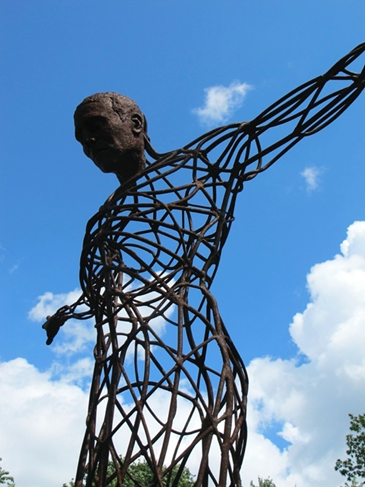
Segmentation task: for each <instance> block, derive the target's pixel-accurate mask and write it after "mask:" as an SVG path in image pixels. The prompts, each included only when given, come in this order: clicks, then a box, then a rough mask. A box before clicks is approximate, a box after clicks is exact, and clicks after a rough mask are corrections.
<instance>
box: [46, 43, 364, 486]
mask: <svg viewBox="0 0 365 487" xmlns="http://www.w3.org/2000/svg"><path fill="white" fill-rule="evenodd" d="M364 50H365V44H362V45H360V46H358V47H357V48H356V49H354V50H353V51H351V52H350V53H349V54H348V55H347V56H345V57H344V58H343V59H341V60H340V61H339V62H337V63H336V64H335V65H334V66H333V67H332V68H331V69H330V70H329V71H328V72H327V73H325V74H324V75H323V76H319V77H318V78H315V79H313V80H311V81H309V82H307V83H305V84H303V85H302V86H300V87H299V88H297V89H295V90H294V91H292V92H290V93H289V94H287V95H286V96H284V97H283V98H281V99H280V100H279V101H277V102H276V103H274V104H273V105H271V106H270V107H269V108H268V109H267V110H265V111H264V112H263V113H261V115H259V116H258V117H257V118H255V119H254V120H252V121H251V122H244V123H234V124H230V125H227V126H225V127H222V128H218V129H216V130H212V131H211V132H208V133H207V134H205V135H203V136H201V137H199V138H198V139H196V140H194V141H193V142H192V143H191V144H188V145H186V146H185V147H183V148H182V149H179V150H175V151H172V152H168V153H165V154H158V153H157V152H155V150H154V149H153V148H152V146H151V144H150V141H149V139H148V137H147V134H146V132H147V130H146V122H145V119H144V117H143V115H142V113H141V112H140V110H139V108H138V107H137V105H135V104H134V102H133V101H131V100H130V99H129V98H126V97H123V96H121V95H116V94H113V93H104V94H97V95H94V96H92V97H89V98H87V99H85V100H84V102H83V103H82V104H81V105H80V106H79V107H78V108H77V110H76V112H75V125H76V138H77V139H78V140H79V141H80V142H81V143H82V145H83V147H84V151H85V153H86V155H88V156H89V157H90V158H91V159H92V160H93V161H94V162H95V164H96V165H97V166H98V167H99V168H100V169H101V170H102V171H104V172H114V173H115V174H116V175H117V177H118V179H119V181H120V183H121V185H120V187H119V188H118V189H117V190H116V192H115V193H114V194H112V195H111V196H110V198H109V199H108V200H107V201H106V202H105V204H104V205H103V206H102V207H101V208H100V210H99V212H98V213H97V214H96V215H95V216H94V217H92V218H91V220H90V221H89V223H88V225H87V229H86V235H85V240H84V245H83V251H82V256H81V266H80V281H81V286H82V291H83V294H82V296H81V297H80V299H79V300H78V301H77V302H76V303H75V304H73V305H72V306H64V307H63V308H61V309H59V310H58V311H57V313H56V314H55V315H53V316H52V317H48V319H47V322H46V323H45V324H44V325H43V326H44V328H45V329H46V331H47V335H48V340H47V343H48V344H50V343H51V342H52V340H53V338H54V336H55V335H56V333H57V331H58V329H59V327H60V326H62V325H63V324H64V323H65V321H66V320H68V319H69V318H77V319H86V318H90V317H92V316H93V317H95V327H96V330H97V344H96V347H95V352H94V355H95V369H94V375H93V380H92V385H91V392H90V403H89V412H88V416H87V428H86V434H85V438H84V441H83V445H82V449H81V454H80V460H79V465H78V470H77V475H76V486H78V487H81V486H82V485H84V482H85V483H86V486H92V485H93V486H94V485H95V486H98V487H102V486H106V485H117V486H122V485H124V484H125V482H127V480H128V481H129V482H130V483H129V484H128V485H131V483H132V484H133V485H136V486H138V485H140V484H139V483H138V481H137V480H136V479H133V478H132V474H131V473H130V471H128V467H129V465H131V464H132V463H133V462H135V461H138V460H140V459H143V460H145V461H146V462H148V464H149V466H150V468H151V471H152V473H153V478H154V480H153V483H152V484H151V485H155V486H166V485H169V486H172V487H174V486H177V485H178V482H179V474H180V473H181V472H182V470H183V469H184V467H185V466H186V465H187V464H188V462H189V461H191V460H192V459H193V460H194V461H195V463H198V468H197V470H196V478H195V483H194V485H195V486H197V487H198V486H208V485H209V486H211V485H215V486H220V487H223V486H226V485H230V486H232V487H233V486H241V481H240V474H239V471H240V467H241V464H242V460H243V455H244V450H245V445H246V438H247V433H246V421H245V415H246V397H247V387H248V380H247V374H246V371H245V367H244V364H243V362H242V359H241V358H240V355H239V353H238V352H237V350H236V348H235V346H234V344H233V343H232V341H231V339H230V337H229V334H228V332H227V330H226V328H225V325H224V323H223V321H222V319H221V317H220V314H219V310H218V305H217V302H216V300H215V298H214V297H213V295H212V293H211V292H210V286H211V283H212V281H213V278H214V276H215V273H216V271H217V267H218V264H219V259H220V254H221V250H222V248H223V246H224V244H225V241H226V239H227V236H228V233H229V230H230V227H231V224H232V222H233V215H234V206H235V202H236V197H237V195H238V193H240V192H241V191H242V189H243V183H244V182H245V181H248V180H251V179H253V178H254V177H255V176H256V175H257V174H259V173H261V172H263V171H265V170H266V169H267V168H268V167H270V166H271V165H272V164H273V163H274V162H276V161H277V160H278V159H279V158H280V157H281V156H282V155H283V154H284V153H285V152H287V151H288V150H289V149H290V148H291V147H293V146H294V145H295V144H296V143H298V142H299V141H300V140H301V139H303V138H304V137H307V136H309V135H312V134H314V133H316V132H319V131H320V130H322V129H323V128H324V127H326V126H327V125H328V124H330V123H331V122H332V121H333V120H335V119H336V118H337V117H338V116H339V115H340V114H341V113H342V112H343V111H344V110H345V109H346V108H347V107H348V106H349V105H350V104H351V103H352V102H353V101H354V100H355V99H356V97H357V96H359V94H360V93H361V91H362V90H363V89H364V86H365V68H364V69H363V70H362V72H361V73H359V74H357V73H354V72H352V71H350V70H349V67H350V65H351V64H352V63H353V62H355V60H356V59H357V58H358V57H359V56H360V55H361V54H362V53H363V52H364ZM333 85H334V86H333ZM288 127H289V130H288ZM274 128H278V129H280V128H282V129H285V130H286V133H285V134H284V135H282V136H280V137H278V138H276V139H274V142H272V141H270V140H269V141H268V142H267V143H266V142H265V135H266V133H267V131H268V130H270V135H272V132H273V129H274ZM272 140H273V139H272ZM145 152H147V154H148V155H149V156H150V158H151V161H146V159H145ZM80 306H81V308H80ZM83 306H84V307H83ZM85 307H86V308H85ZM110 462H112V464H113V465H114V467H115V468H114V469H113V472H112V474H110V473H109V474H108V463H109V464H110ZM85 475H86V476H85Z"/></svg>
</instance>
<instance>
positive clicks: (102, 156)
mask: <svg viewBox="0 0 365 487" xmlns="http://www.w3.org/2000/svg"><path fill="white" fill-rule="evenodd" d="M93 162H94V164H95V165H96V166H97V167H98V168H99V169H100V170H101V171H102V172H103V173H114V174H115V175H116V176H117V177H118V179H119V181H120V182H122V181H126V180H128V179H131V178H132V177H133V176H136V175H137V174H138V173H140V172H141V171H142V170H143V169H144V168H145V164H146V158H145V156H144V153H143V152H142V153H141V152H139V151H135V150H124V151H121V150H116V149H114V148H107V149H104V150H101V151H100V152H99V153H97V154H96V155H95V157H93Z"/></svg>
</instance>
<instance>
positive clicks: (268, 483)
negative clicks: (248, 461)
mask: <svg viewBox="0 0 365 487" xmlns="http://www.w3.org/2000/svg"><path fill="white" fill-rule="evenodd" d="M258 481H259V484H258V485H257V486H256V485H255V484H254V483H253V481H252V480H251V482H250V487H276V486H275V484H274V482H273V481H272V479H271V478H270V477H268V478H267V479H262V478H261V477H258Z"/></svg>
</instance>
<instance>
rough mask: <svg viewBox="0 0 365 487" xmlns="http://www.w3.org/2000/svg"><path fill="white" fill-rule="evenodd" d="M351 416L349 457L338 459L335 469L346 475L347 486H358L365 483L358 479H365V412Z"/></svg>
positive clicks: (348, 438)
mask: <svg viewBox="0 0 365 487" xmlns="http://www.w3.org/2000/svg"><path fill="white" fill-rule="evenodd" d="M349 416H350V431H352V432H353V433H350V434H348V435H346V444H347V450H346V453H347V455H348V458H347V459H346V460H340V459H338V460H337V461H336V464H335V470H338V471H339V472H340V474H341V475H343V476H344V477H346V479H347V481H348V482H350V484H349V483H348V482H346V484H345V486H346V487H357V486H359V487H360V486H363V485H365V481H362V482H359V481H358V479H359V478H360V479H365V413H364V414H359V416H354V415H353V414H349Z"/></svg>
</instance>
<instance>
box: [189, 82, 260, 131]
mask: <svg viewBox="0 0 365 487" xmlns="http://www.w3.org/2000/svg"><path fill="white" fill-rule="evenodd" d="M251 89H252V86H251V85H249V84H247V83H239V82H238V81H234V82H233V83H231V84H230V85H229V86H220V85H218V86H211V87H210V88H205V90H204V91H205V101H204V106H203V107H201V108H196V109H194V110H193V113H195V114H197V115H198V117H199V121H200V122H201V123H203V124H206V125H210V124H214V123H219V122H225V121H226V120H228V119H229V117H230V116H231V115H232V114H233V112H234V111H236V110H237V109H239V108H240V107H241V105H242V103H243V100H244V99H245V97H246V95H247V92H248V91H249V90H251Z"/></svg>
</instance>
